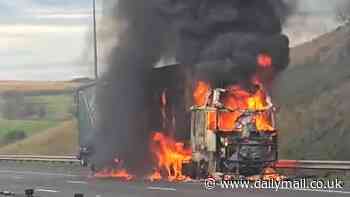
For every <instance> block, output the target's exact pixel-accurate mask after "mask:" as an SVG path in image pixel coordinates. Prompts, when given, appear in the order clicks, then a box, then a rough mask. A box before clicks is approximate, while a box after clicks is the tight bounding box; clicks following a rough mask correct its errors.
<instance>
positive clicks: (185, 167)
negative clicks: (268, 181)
mask: <svg viewBox="0 0 350 197" xmlns="http://www.w3.org/2000/svg"><path fill="white" fill-rule="evenodd" d="M262 58H265V59H262V60H261V61H262V62H261V65H262V66H261V68H260V69H265V66H269V64H270V62H269V57H268V56H267V57H265V56H264V57H262ZM258 61H260V60H259V59H258ZM213 64H218V63H217V62H216V63H210V65H211V67H212V65H213ZM222 64H225V63H222V62H220V66H222ZM226 64H227V63H226ZM202 67H205V66H202ZM214 67H215V66H214ZM194 70H195V69H193V67H191V68H190V67H187V66H184V65H171V66H165V67H160V68H154V69H153V73H154V74H153V77H152V84H153V85H152V89H153V90H152V98H151V99H150V100H151V102H150V107H149V108H150V110H149V114H150V116H152V117H153V118H152V120H151V121H150V123H149V125H150V128H149V129H150V130H153V131H166V132H155V133H154V134H153V138H152V140H153V141H152V142H151V143H150V144H151V148H150V149H151V150H150V151H151V152H153V153H154V155H155V156H154V157H155V160H156V162H155V163H156V164H155V166H156V168H155V172H154V173H153V174H152V175H151V176H150V177H151V178H150V179H151V180H157V179H160V178H161V177H163V176H164V174H165V176H167V177H168V179H169V180H174V179H176V180H182V179H185V178H189V177H190V178H204V177H208V176H223V175H229V176H230V175H232V176H237V175H238V176H252V175H258V174H263V173H264V172H266V169H267V168H269V167H270V166H272V165H273V164H274V163H275V161H277V158H278V152H277V137H278V135H277V130H276V122H275V112H276V108H275V106H274V105H273V103H272V101H271V97H270V96H269V94H268V92H267V90H266V89H265V87H264V85H263V83H262V79H261V78H262V77H261V76H260V75H259V76H258V75H254V76H252V77H250V78H249V80H248V81H247V80H246V81H243V82H242V81H241V80H236V81H224V80H220V79H218V78H215V79H211V78H210V77H203V76H202V75H201V74H199V75H198V73H197V72H196V71H194ZM231 73H232V72H231ZM215 76H220V74H215ZM223 78H226V77H223ZM159 81H162V83H159ZM98 83H104V84H103V85H102V86H106V88H108V82H93V83H91V84H87V85H85V86H83V87H81V88H79V89H78V90H77V94H76V95H77V96H76V103H77V108H78V110H77V111H78V113H77V116H78V120H79V129H80V135H79V136H80V137H79V140H80V154H79V158H80V159H81V162H82V165H84V166H88V165H89V166H90V167H91V168H92V170H94V171H97V173H99V171H101V169H102V171H103V167H100V166H98V165H97V164H95V163H94V160H93V159H91V158H92V157H93V155H94V151H95V149H96V147H94V146H96V145H94V144H93V142H92V141H93V138H94V133H96V132H98V131H97V127H96V122H97V120H98V117H97V114H98V113H97V112H96V94H95V92H96V87H97V86H99V84H98ZM169 138H171V139H169ZM178 142H181V143H178ZM111 159H114V158H111ZM114 160H115V159H114ZM118 161H119V160H118ZM123 172H124V173H123V174H126V171H125V170H124V171H123ZM164 172H165V173H164ZM118 173H119V172H118ZM118 173H117V172H116V171H115V173H114V174H117V175H119V174H118ZM107 174H110V173H107V171H105V172H102V173H100V175H106V176H107ZM112 174H113V173H112ZM117 177H118V176H117ZM127 177H129V178H130V176H127ZM169 177H172V178H171V179H170V178H169Z"/></svg>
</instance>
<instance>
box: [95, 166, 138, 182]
mask: <svg viewBox="0 0 350 197" xmlns="http://www.w3.org/2000/svg"><path fill="white" fill-rule="evenodd" d="M94 176H95V177H96V178H117V179H121V180H125V181H130V180H132V179H133V178H134V176H132V175H130V174H129V173H128V172H127V171H126V170H125V169H120V170H116V169H103V170H102V171H100V172H97V173H95V175H94Z"/></svg>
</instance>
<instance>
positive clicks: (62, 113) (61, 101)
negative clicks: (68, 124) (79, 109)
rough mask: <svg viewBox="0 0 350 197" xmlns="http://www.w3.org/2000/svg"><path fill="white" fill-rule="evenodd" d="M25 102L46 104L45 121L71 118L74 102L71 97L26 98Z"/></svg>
mask: <svg viewBox="0 0 350 197" xmlns="http://www.w3.org/2000/svg"><path fill="white" fill-rule="evenodd" d="M25 100H26V101H28V102H35V103H44V104H46V108H47V115H46V117H45V119H48V120H68V119H71V118H72V111H73V102H74V100H73V96H72V95H53V96H28V97H26V98H25Z"/></svg>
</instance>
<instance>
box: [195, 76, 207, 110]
mask: <svg viewBox="0 0 350 197" xmlns="http://www.w3.org/2000/svg"><path fill="white" fill-rule="evenodd" d="M209 91H210V85H209V84H208V83H206V82H204V81H197V83H196V87H195V89H194V92H193V102H194V105H195V106H197V107H201V106H204V105H206V103H207V100H208V96H209Z"/></svg>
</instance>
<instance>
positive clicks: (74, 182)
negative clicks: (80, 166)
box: [67, 181, 88, 184]
mask: <svg viewBox="0 0 350 197" xmlns="http://www.w3.org/2000/svg"><path fill="white" fill-rule="evenodd" d="M67 183H71V184H88V182H86V181H67Z"/></svg>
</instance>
